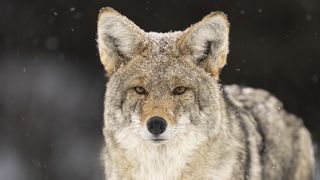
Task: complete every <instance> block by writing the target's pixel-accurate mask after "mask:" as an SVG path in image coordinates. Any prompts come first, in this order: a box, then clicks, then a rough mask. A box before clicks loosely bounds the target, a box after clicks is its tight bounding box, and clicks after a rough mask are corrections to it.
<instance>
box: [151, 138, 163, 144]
mask: <svg viewBox="0 0 320 180" xmlns="http://www.w3.org/2000/svg"><path fill="white" fill-rule="evenodd" d="M151 140H152V141H153V142H155V143H161V142H164V141H166V140H167V139H160V138H154V139H151Z"/></svg>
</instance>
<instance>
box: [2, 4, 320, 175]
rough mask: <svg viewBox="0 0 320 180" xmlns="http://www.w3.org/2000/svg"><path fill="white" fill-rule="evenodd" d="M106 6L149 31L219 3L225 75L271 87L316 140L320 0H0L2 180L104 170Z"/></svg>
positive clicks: (169, 27) (181, 25)
mask: <svg viewBox="0 0 320 180" xmlns="http://www.w3.org/2000/svg"><path fill="white" fill-rule="evenodd" d="M104 6H111V7H113V8H115V9H116V10H118V11H120V12H121V13H122V14H124V15H126V16H127V17H128V18H130V19H131V20H133V21H134V22H135V23H136V24H137V25H139V26H140V27H141V28H143V29H144V30H146V31H175V30H181V29H185V28H186V27H188V26H189V25H190V24H192V23H195V22H196V21H198V20H200V19H201V18H202V17H203V16H204V15H206V14H208V13H209V12H210V11H217V10H219V11H223V12H225V13H226V14H228V17H229V20H230V23H231V34H230V40H231V46H230V54H229V58H228V65H227V66H226V67H225V68H224V70H223V72H222V75H221V81H222V83H224V84H233V83H237V84H242V85H246V86H252V87H259V88H264V89H267V90H269V91H270V92H272V93H273V94H274V95H275V96H277V97H278V98H279V99H280V100H281V101H283V103H284V106H285V108H286V109H287V110H288V111H289V112H292V113H294V114H296V115H298V116H300V117H302V118H303V120H304V123H305V125H306V126H307V127H308V129H309V130H310V131H311V133H312V136H313V140H314V142H315V143H319V142H320V131H319V129H320V119H319V118H320V109H319V108H320V95H319V93H320V82H319V81H320V1H319V0H264V1H240V0H229V1H221V0H220V1H219V0H161V1H160V0H149V1H146V0H136V1H133V0H90V1H88V0H54V1H53V0H51V1H50V0H28V1H25V0H1V1H0V180H69V179H77V180H89V179H90V180H102V179H103V178H102V177H103V173H102V172H103V171H102V168H101V165H100V149H101V147H102V146H103V137H102V125H103V117H102V113H103V97H104V91H105V83H106V81H107V79H106V78H105V72H104V70H103V67H102V65H100V62H99V57H98V51H97V48H96V42H95V39H96V21H97V14H98V11H99V9H100V8H101V7H104ZM317 173H318V176H317V179H318V180H319V179H320V177H319V172H317Z"/></svg>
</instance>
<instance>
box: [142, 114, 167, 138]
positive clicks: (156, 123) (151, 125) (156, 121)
mask: <svg viewBox="0 0 320 180" xmlns="http://www.w3.org/2000/svg"><path fill="white" fill-rule="evenodd" d="M147 127H148V130H149V132H151V133H152V134H154V135H159V134H161V133H163V132H164V131H165V130H166V128H167V122H166V120H164V119H163V118H162V117H159V116H155V117H152V118H150V119H149V120H148V122H147Z"/></svg>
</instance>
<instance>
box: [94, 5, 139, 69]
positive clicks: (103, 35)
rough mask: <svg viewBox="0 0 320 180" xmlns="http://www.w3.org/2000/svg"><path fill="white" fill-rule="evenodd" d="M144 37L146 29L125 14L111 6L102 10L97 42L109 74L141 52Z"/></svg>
mask: <svg viewBox="0 0 320 180" xmlns="http://www.w3.org/2000/svg"><path fill="white" fill-rule="evenodd" d="M143 39H144V31H143V30H142V29H140V28H139V27H138V26H136V25H135V24H134V23H133V22H132V21H130V20H129V19H127V18H126V17H125V16H123V15H121V14H120V13H118V12H117V11H115V10H114V9H112V8H110V7H106V8H102V9H101V10H100V13H99V17H98V38H97V42H98V48H99V54H100V60H101V62H102V64H103V65H104V67H105V69H106V71H107V72H108V74H109V75H111V74H113V73H114V72H115V71H116V70H117V68H119V67H120V66H122V65H124V64H125V63H127V62H128V61H129V60H130V59H132V58H133V57H134V56H135V55H137V54H138V53H139V49H142V48H141V47H142V46H141V44H142V43H143V42H145V41H144V40H143ZM138 48H139V49H138Z"/></svg>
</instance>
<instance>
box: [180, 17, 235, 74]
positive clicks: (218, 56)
mask: <svg viewBox="0 0 320 180" xmlns="http://www.w3.org/2000/svg"><path fill="white" fill-rule="evenodd" d="M179 41H180V42H179V46H180V49H181V51H182V53H185V54H189V55H191V56H192V58H193V60H194V61H195V63H196V64H199V65H201V66H203V68H205V69H206V70H207V71H210V72H211V73H212V74H213V75H214V76H218V74H219V71H220V69H221V68H222V67H223V66H224V65H225V64H226V57H227V54H228V52H229V49H228V46H229V22H228V20H227V17H226V15H225V14H224V13H222V12H212V13H210V14H209V15H207V16H206V17H204V18H203V19H202V20H201V21H200V22H198V23H196V24H194V25H193V26H191V27H190V28H188V29H186V30H185V31H184V33H183V35H182V37H181V38H180V40H179Z"/></svg>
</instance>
